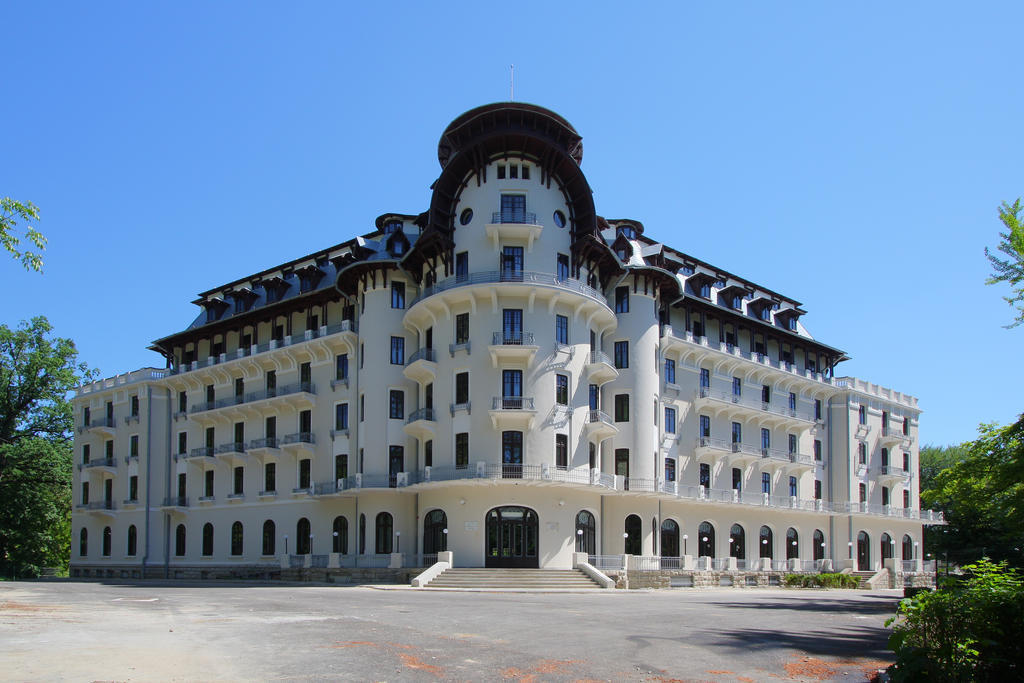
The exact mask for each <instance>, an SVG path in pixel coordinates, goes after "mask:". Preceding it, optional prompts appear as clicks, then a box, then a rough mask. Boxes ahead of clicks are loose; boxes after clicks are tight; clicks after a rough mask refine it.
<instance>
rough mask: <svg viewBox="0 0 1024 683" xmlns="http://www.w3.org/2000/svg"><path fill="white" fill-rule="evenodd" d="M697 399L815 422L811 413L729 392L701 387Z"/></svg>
mask: <svg viewBox="0 0 1024 683" xmlns="http://www.w3.org/2000/svg"><path fill="white" fill-rule="evenodd" d="M697 397H698V398H706V399H710V400H712V401H717V402H719V403H731V404H734V405H738V406H742V407H744V408H747V409H749V410H758V411H761V412H765V413H772V414H774V415H782V416H783V417H792V418H796V419H798V420H804V421H806V422H814V418H813V416H812V415H811V414H810V413H809V412H805V411H802V410H796V409H794V408H790V407H789V406H788V405H778V404H777V403H766V402H764V401H762V400H761V399H760V398H748V397H746V396H737V395H736V394H734V393H731V392H727V391H713V390H712V389H711V388H710V387H701V388H700V389H698V390H697Z"/></svg>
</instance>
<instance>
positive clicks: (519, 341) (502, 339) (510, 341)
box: [491, 330, 535, 346]
mask: <svg viewBox="0 0 1024 683" xmlns="http://www.w3.org/2000/svg"><path fill="white" fill-rule="evenodd" d="M491 345H492V346H534V345H535V344H534V339H533V332H522V331H519V330H505V331H502V332H495V333H494V334H493V335H492V336H491Z"/></svg>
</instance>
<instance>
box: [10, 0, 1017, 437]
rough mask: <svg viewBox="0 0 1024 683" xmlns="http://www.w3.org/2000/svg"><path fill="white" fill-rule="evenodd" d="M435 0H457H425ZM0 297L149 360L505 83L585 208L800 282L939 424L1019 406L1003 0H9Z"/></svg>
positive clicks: (404, 187)
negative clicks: (588, 193)
mask: <svg viewBox="0 0 1024 683" xmlns="http://www.w3.org/2000/svg"><path fill="white" fill-rule="evenodd" d="M442 7H443V9H442ZM0 20H2V23H3V24H4V26H5V31H4V39H3V40H2V41H0V74H2V77H3V83H4V94H5V97H4V104H3V106H2V107H0V131H2V133H3V141H4V144H3V149H4V152H5V153H4V157H3V160H2V162H0V195H9V196H11V197H15V198H18V199H23V200H31V201H33V202H35V203H36V204H37V205H38V206H39V207H40V209H41V212H42V216H43V220H42V222H41V223H40V224H39V228H40V229H41V230H42V231H43V232H44V234H45V235H46V236H47V237H48V238H49V240H50V247H49V249H48V250H47V252H46V266H45V274H44V275H42V276H40V275H38V274H32V273H26V272H23V271H22V270H21V269H20V267H19V266H18V265H17V264H16V263H15V262H14V261H13V260H11V261H6V260H3V259H0V287H2V290H0V291H3V298H2V302H3V303H2V305H0V323H4V324H7V325H14V324H17V322H18V321H20V320H22V319H25V318H28V317H31V316H33V315H38V314H43V315H46V316H48V317H49V319H50V320H51V322H52V323H53V324H54V325H55V327H56V332H57V333H58V334H60V335H62V336H68V337H71V338H73V339H74V340H75V341H76V343H77V344H78V347H79V349H80V351H81V355H82V358H83V359H84V360H85V361H86V362H87V363H89V364H90V365H91V366H93V367H96V368H99V369H100V371H101V372H102V373H103V374H104V375H112V374H116V373H119V372H125V371H128V370H132V369H135V368H137V367H142V366H146V365H158V366H159V365H162V359H161V358H160V357H159V356H158V355H156V354H154V353H152V352H150V351H147V350H146V347H147V346H148V344H149V342H150V341H152V340H153V339H156V338H159V337H162V336H165V335H167V334H170V333H172V332H175V331H177V330H179V329H181V328H184V327H185V326H186V325H187V324H188V323H189V322H190V321H191V320H192V319H193V318H194V316H195V315H196V313H197V309H196V308H195V307H194V306H193V305H192V304H190V303H189V302H190V301H191V300H192V299H193V298H195V295H196V294H197V293H198V292H200V291H204V290H206V289H209V288H212V287H214V286H217V285H219V284H222V283H224V282H228V281H230V280H233V279H235V278H239V277H243V276H245V275H247V274H249V273H252V272H256V271H258V270H261V269H264V268H267V267H271V266H273V265H275V264H277V263H280V262H282V261H284V260H287V259H291V258H294V257H298V256H301V255H304V254H307V253H310V252H312V251H315V250H317V249H320V248H322V247H325V246H329V245H331V244H335V243H337V242H340V241H343V240H345V239H347V238H349V237H351V236H352V235H353V234H355V233H357V232H358V233H361V232H366V231H369V230H370V229H371V228H372V224H373V220H374V218H376V217H377V216H378V215H379V214H381V213H384V212H385V211H396V212H407V213H418V212H420V211H424V210H426V209H427V207H428V205H429V199H430V190H429V186H430V184H431V183H432V182H433V181H434V179H435V178H436V177H437V175H438V172H439V167H438V166H437V157H436V148H437V140H438V137H439V136H440V134H441V132H442V130H443V129H444V127H445V126H446V125H447V124H448V123H449V122H450V121H451V120H452V119H454V118H455V117H456V116H458V115H459V114H460V113H462V112H463V111H466V110H467V109H470V108H472V107H475V106H477V105H480V104H484V103H487V102H493V101H499V100H505V99H508V97H509V90H508V86H509V83H508V81H509V68H508V67H509V64H512V63H514V64H515V71H516V91H515V97H516V99H517V100H521V101H527V102H533V103H536V104H540V105H542V106H545V107H548V108H550V109H553V110H555V111H556V112H558V113H560V114H562V115H563V116H565V117H566V118H567V119H568V120H569V121H570V122H571V123H572V124H573V125H574V126H575V127H576V129H577V130H578V131H579V132H580V133H581V134H582V135H583V139H584V151H585V153H584V160H583V169H584V172H585V173H586V175H587V178H588V180H589V181H590V184H591V187H592V188H593V190H594V197H595V203H596V205H597V209H598V212H599V213H600V214H602V215H604V216H608V217H614V218H626V217H629V218H634V219H637V220H640V221H642V222H643V223H644V225H645V226H646V234H647V235H648V236H650V237H653V238H654V239H657V240H659V241H664V242H667V243H669V244H671V245H672V246H674V247H676V248H679V249H681V250H683V251H685V252H687V253H690V254H692V255H693V256H696V257H698V258H701V259H703V260H705V261H708V262H710V263H713V264H715V265H718V266H720V267H722V268H725V269H727V270H729V271H731V272H734V273H737V274H740V275H743V276H745V277H747V278H749V279H751V280H753V281H755V282H758V283H759V284H762V285H763V286H765V287H768V288H770V289H773V290H775V291H778V292H781V293H783V294H786V295H787V296H791V297H793V298H796V299H797V300H799V301H802V302H803V304H804V307H805V308H806V309H807V310H808V311H809V313H808V315H807V316H805V317H804V322H805V324H806V326H807V327H808V329H809V330H810V331H811V333H812V334H813V335H814V336H815V337H817V338H818V339H820V340H821V341H823V342H825V343H827V344H830V345H833V346H837V347H839V348H842V349H844V350H845V351H847V353H849V354H850V355H851V356H852V358H853V359H852V360H850V361H847V362H846V363H843V364H842V365H840V366H839V369H838V372H839V373H841V374H851V375H856V376H858V377H863V378H865V379H869V380H871V381H874V382H878V383H881V384H883V385H885V386H889V387H892V388H894V389H897V390H900V391H905V392H907V393H911V394H914V395H916V396H918V397H919V399H920V402H921V403H920V405H921V408H922V409H923V410H924V411H925V412H924V415H923V416H922V422H921V435H922V441H923V442H925V443H929V442H931V443H936V444H944V443H955V442H959V441H963V440H967V439H970V438H972V437H973V436H974V434H975V429H976V426H977V425H978V423H980V422H989V421H996V422H1002V423H1006V422H1008V421H1011V420H1013V419H1015V417H1016V415H1017V414H1018V413H1019V412H1021V411H1022V410H1024V396H1022V392H1021V390H1020V387H1021V386H1022V384H1024V363H1021V362H1020V360H1019V359H1020V357H1021V348H1022V342H1024V327H1022V328H1017V329H1015V330H1005V329H1003V328H1002V327H1001V326H1002V325H1004V324H1006V323H1008V322H1010V320H1011V316H1012V311H1011V310H1010V308H1009V307H1008V306H1007V305H1006V304H1005V303H1004V302H1003V301H1002V299H1001V298H1000V296H1001V295H1003V294H1006V293H1007V291H1005V290H1001V289H998V288H996V287H986V286H985V285H984V280H985V277H986V275H987V274H988V273H989V267H988V263H987V261H986V260H985V258H984V255H983V248H984V247H985V246H986V245H987V246H995V244H996V243H997V241H998V232H999V230H1000V229H1001V224H1000V223H999V222H998V220H997V212H996V208H997V206H998V205H999V203H1000V202H1001V201H1003V200H1011V201H1012V200H1013V199H1014V198H1016V197H1018V196H1021V195H1022V194H1024V166H1022V164H1021V162H1020V159H1021V153H1020V145H1021V136H1020V131H1021V122H1022V121H1024V90H1022V88H1021V87H1020V69H1021V52H1020V46H1021V41H1020V27H1021V26H1022V25H1024V5H1022V4H1021V3H1006V4H1002V5H1000V4H999V3H985V6H983V7H978V6H966V5H963V4H952V3H936V2H930V3H924V2H916V3H881V2H873V3H857V4H856V5H854V4H853V3H848V5H847V6H839V4H838V3H730V4H729V5H728V7H725V6H723V5H720V4H719V3H700V4H698V3H666V4H663V5H658V4H649V5H647V4H642V3H636V4H634V5H633V6H630V7H629V8H628V9H627V6H626V4H624V3H592V2H591V3H533V2H518V3H516V4H515V6H514V7H511V8H510V7H507V6H502V7H500V8H499V6H496V5H494V4H493V3H460V2H448V3H444V4H443V5H438V4H436V3H407V4H406V3H388V4H386V5H382V9H376V8H373V9H370V8H368V7H359V6H354V7H350V6H347V5H343V4H342V3H313V2H300V3H288V4H284V3H281V4H270V3H258V2H247V3H189V2H175V3H169V2H165V3H114V2H101V3H88V4H86V3H71V2H64V3H39V2H33V3H29V2H8V3H5V4H4V7H3V8H2V9H0Z"/></svg>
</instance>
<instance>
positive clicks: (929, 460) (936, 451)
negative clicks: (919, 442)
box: [920, 444, 967, 492]
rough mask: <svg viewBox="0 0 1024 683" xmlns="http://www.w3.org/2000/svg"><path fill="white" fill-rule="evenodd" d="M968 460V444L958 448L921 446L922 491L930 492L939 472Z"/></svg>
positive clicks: (957, 446)
mask: <svg viewBox="0 0 1024 683" xmlns="http://www.w3.org/2000/svg"><path fill="white" fill-rule="evenodd" d="M966 458H967V444H959V445H956V446H932V445H931V444H928V445H926V446H921V454H920V462H921V479H920V487H921V491H922V492H924V491H927V490H930V489H931V488H932V486H933V484H934V482H935V477H937V476H939V472H941V471H942V470H944V469H947V468H949V467H952V466H953V465H955V464H957V463H958V462H962V461H963V460H964V459H966Z"/></svg>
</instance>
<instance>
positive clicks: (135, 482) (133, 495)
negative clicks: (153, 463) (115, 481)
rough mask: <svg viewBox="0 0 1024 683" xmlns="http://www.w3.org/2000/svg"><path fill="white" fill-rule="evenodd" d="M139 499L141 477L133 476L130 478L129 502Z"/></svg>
mask: <svg viewBox="0 0 1024 683" xmlns="http://www.w3.org/2000/svg"><path fill="white" fill-rule="evenodd" d="M138 499H139V476H138V475H137V474H133V475H131V476H130V477H128V500H138Z"/></svg>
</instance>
